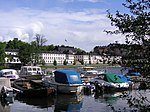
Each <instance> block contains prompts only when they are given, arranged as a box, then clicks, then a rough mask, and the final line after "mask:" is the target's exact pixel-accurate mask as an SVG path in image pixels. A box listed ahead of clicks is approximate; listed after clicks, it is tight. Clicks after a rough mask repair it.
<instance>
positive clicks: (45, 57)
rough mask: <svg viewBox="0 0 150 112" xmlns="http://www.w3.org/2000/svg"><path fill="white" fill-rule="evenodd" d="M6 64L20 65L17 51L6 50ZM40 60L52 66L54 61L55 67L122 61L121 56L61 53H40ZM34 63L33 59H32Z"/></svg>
mask: <svg viewBox="0 0 150 112" xmlns="http://www.w3.org/2000/svg"><path fill="white" fill-rule="evenodd" d="M5 53H6V58H5V63H6V64H21V62H20V60H19V58H18V50H16V49H6V50H5ZM39 57H40V60H42V61H43V62H44V63H45V65H53V63H54V61H56V62H57V65H63V64H64V61H66V62H67V64H70V65H73V64H74V62H75V61H76V62H78V64H85V65H86V64H99V63H102V64H109V63H113V62H115V63H119V62H121V60H122V57H121V56H112V55H106V54H105V55H104V54H103V55H98V54H90V55H89V54H88V55H87V54H85V55H76V54H72V53H70V54H69V53H67V54H65V53H61V52H58V51H47V52H41V53H40V54H39ZM33 62H34V59H33Z"/></svg>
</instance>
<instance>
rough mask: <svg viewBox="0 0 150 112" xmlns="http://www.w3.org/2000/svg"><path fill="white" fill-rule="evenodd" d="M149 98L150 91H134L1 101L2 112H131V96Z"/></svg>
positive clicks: (0, 111) (115, 71)
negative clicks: (114, 111) (129, 99)
mask: <svg viewBox="0 0 150 112" xmlns="http://www.w3.org/2000/svg"><path fill="white" fill-rule="evenodd" d="M107 70H108V71H112V72H113V73H119V74H120V68H107ZM141 95H144V96H147V97H148V100H149V101H150V90H146V91H144V90H142V91H138V90H132V91H126V92H112V93H107V94H97V93H87V94H81V95H77V96H76V95H62V94H59V95H57V96H52V97H47V98H36V99H25V98H24V99H23V98H14V99H8V101H10V102H6V101H5V100H2V99H1V100H0V101H1V102H0V112H106V111H107V112H113V110H121V111H123V112H129V111H131V110H133V109H134V107H133V108H131V107H130V106H129V104H128V103H127V98H128V97H129V96H134V97H136V98H139V97H141Z"/></svg>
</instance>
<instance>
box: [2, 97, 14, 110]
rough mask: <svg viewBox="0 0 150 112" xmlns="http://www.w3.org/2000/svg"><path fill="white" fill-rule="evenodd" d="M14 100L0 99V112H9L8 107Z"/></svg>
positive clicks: (11, 98) (10, 98) (9, 98)
mask: <svg viewBox="0 0 150 112" xmlns="http://www.w3.org/2000/svg"><path fill="white" fill-rule="evenodd" d="M13 102H14V98H13V97H7V98H0V112H10V105H11V104H13Z"/></svg>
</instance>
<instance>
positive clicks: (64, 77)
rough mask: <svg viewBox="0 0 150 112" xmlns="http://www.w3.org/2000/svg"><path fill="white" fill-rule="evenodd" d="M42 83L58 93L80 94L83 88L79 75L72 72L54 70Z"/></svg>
mask: <svg viewBox="0 0 150 112" xmlns="http://www.w3.org/2000/svg"><path fill="white" fill-rule="evenodd" d="M42 81H43V83H44V84H45V85H46V86H51V87H54V88H55V89H56V91H57V92H58V93H81V92H82V91H83V87H84V86H83V84H82V81H81V78H80V74H79V73H77V72H75V71H73V70H56V71H54V72H53V75H51V76H50V75H48V76H45V77H44V78H43V80H42Z"/></svg>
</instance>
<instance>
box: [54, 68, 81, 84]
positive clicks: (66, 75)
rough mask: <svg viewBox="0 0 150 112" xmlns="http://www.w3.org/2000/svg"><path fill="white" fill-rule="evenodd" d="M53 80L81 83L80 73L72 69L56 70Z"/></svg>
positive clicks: (64, 82)
mask: <svg viewBox="0 0 150 112" xmlns="http://www.w3.org/2000/svg"><path fill="white" fill-rule="evenodd" d="M54 74H55V75H54V77H55V81H56V82H57V83H63V84H82V81H81V78H80V74H79V73H76V72H74V71H72V70H56V71H55V72H54Z"/></svg>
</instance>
